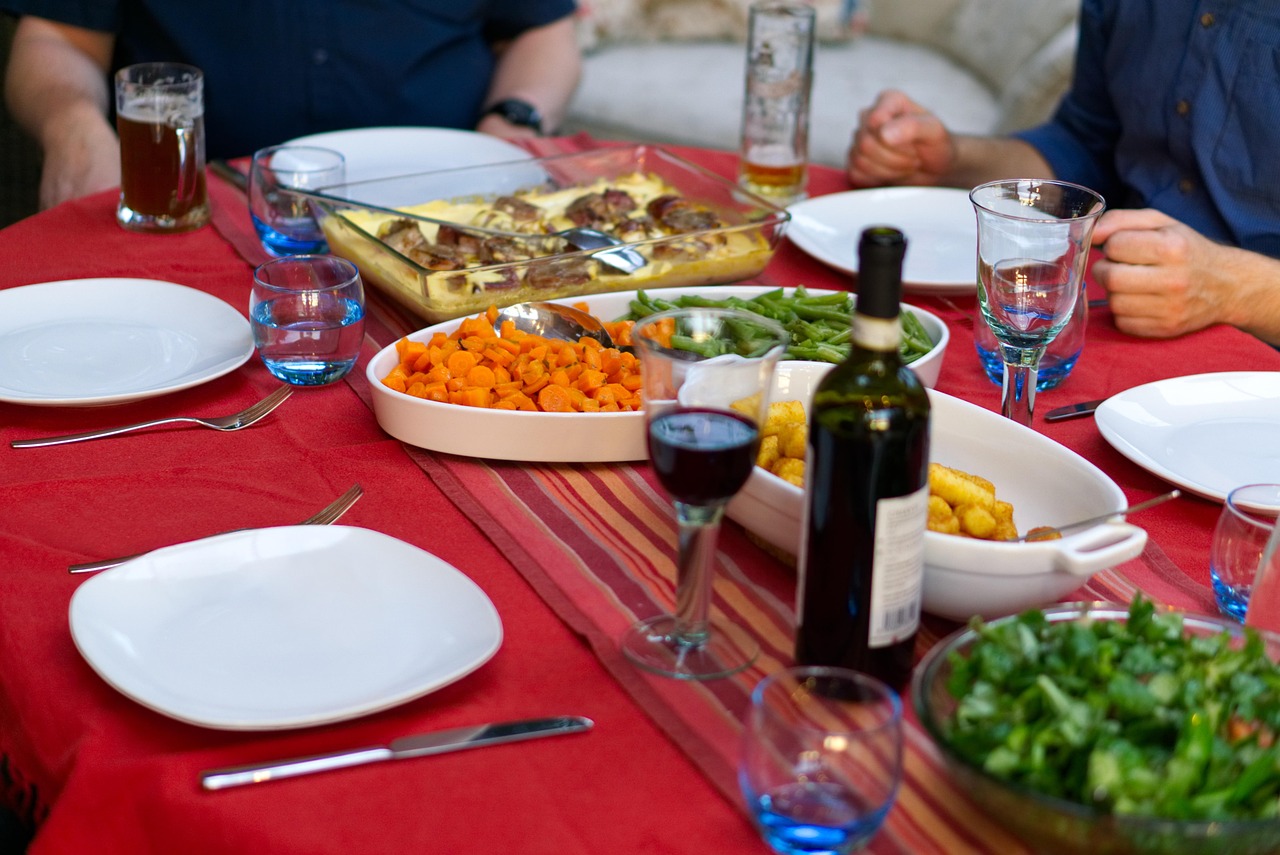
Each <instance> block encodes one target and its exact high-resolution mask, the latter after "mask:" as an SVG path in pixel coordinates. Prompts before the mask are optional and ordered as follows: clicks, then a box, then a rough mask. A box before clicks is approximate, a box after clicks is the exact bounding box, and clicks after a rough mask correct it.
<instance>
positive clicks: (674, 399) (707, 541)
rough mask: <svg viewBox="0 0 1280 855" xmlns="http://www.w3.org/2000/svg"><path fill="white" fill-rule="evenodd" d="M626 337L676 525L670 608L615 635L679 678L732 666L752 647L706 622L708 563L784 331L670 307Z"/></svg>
mask: <svg viewBox="0 0 1280 855" xmlns="http://www.w3.org/2000/svg"><path fill="white" fill-rule="evenodd" d="M631 335H632V341H633V342H634V343H635V345H636V347H637V349H638V351H639V355H640V371H641V375H642V377H643V380H644V415H645V431H646V434H647V437H648V448H649V462H650V464H651V465H652V466H653V469H654V472H655V473H656V474H657V476H658V481H659V482H660V483H661V484H662V486H663V488H664V489H666V491H667V492H668V493H669V494H670V495H671V498H672V501H673V504H674V505H675V512H676V520H677V522H678V524H679V555H678V558H677V563H676V604H675V612H674V614H670V615H660V616H658V617H654V618H650V619H648V620H645V621H641V622H640V623H637V624H636V625H635V626H633V627H631V628H630V629H629V630H628V631H627V633H626V635H625V636H624V637H623V639H622V650H623V652H624V653H625V654H626V655H627V657H628V658H629V659H630V660H631V661H632V662H634V663H635V664H637V665H639V666H640V667H642V668H645V669H646V670H649V671H652V672H654V673H657V674H662V675H665V676H668V677H676V678H678V679H683V680H710V679H715V678H717V677H725V676H728V675H730V674H734V673H737V672H738V671H741V670H742V669H744V668H746V667H747V666H749V665H750V664H751V663H752V662H753V661H755V658H756V656H757V655H758V653H759V646H758V645H756V643H755V642H754V641H753V640H752V639H750V638H747V637H746V635H745V633H737V635H738V636H741V637H735V638H729V637H727V636H726V635H725V634H724V633H723V632H722V631H718V630H715V629H713V628H712V626H711V622H710V610H711V597H712V576H713V562H714V559H715V551H716V539H717V536H718V534H719V531H720V520H721V518H722V517H723V516H724V509H725V505H726V504H728V502H729V500H730V499H732V498H733V496H734V494H735V493H737V492H738V490H740V489H741V488H742V485H743V484H745V483H746V481H747V477H748V476H749V475H750V474H751V470H752V467H754V466H755V461H756V452H757V450H758V448H759V445H760V425H761V424H762V423H763V421H764V417H765V414H766V412H767V409H768V396H769V390H770V387H771V386H772V382H773V368H774V365H775V364H776V363H777V361H778V359H779V357H780V356H781V354H782V351H783V349H784V348H785V347H786V345H787V343H788V341H789V340H790V336H789V335H788V333H787V332H786V331H785V330H784V329H783V328H782V327H780V326H779V325H777V324H776V323H774V322H773V321H770V320H768V319H766V318H763V317H761V316H760V315H756V314H752V313H750V312H744V311H739V310H735V309H709V308H707V309H702V308H694V309H675V310H672V311H667V312H659V313H657V314H654V315H650V316H649V317H647V318H644V319H643V320H641V321H639V322H638V323H637V324H636V326H635V328H634V329H633V330H632V334H631Z"/></svg>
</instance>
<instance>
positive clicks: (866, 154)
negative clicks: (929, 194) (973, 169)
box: [847, 89, 955, 187]
mask: <svg viewBox="0 0 1280 855" xmlns="http://www.w3.org/2000/svg"><path fill="white" fill-rule="evenodd" d="M954 161H955V140H954V139H953V138H952V136H951V133H950V131H948V130H947V129H946V127H945V126H944V125H943V124H942V122H941V121H940V120H939V119H938V117H937V116H935V115H933V114H932V113H930V112H929V111H928V110H926V109H925V108H923V107H921V106H920V105H919V104H917V103H915V102H914V101H912V100H911V99H910V98H908V97H907V96H906V95H904V94H903V93H901V92H898V91H896V90H892V89H890V90H888V91H885V92H882V93H881V94H880V96H879V97H878V98H877V99H876V101H875V103H874V104H872V105H871V106H870V107H868V108H867V109H865V110H863V111H862V112H861V113H859V114H858V127H857V129H856V130H855V131H854V134H853V143H852V144H851V145H850V146H849V154H848V160H847V173H848V176H849V180H850V181H851V182H853V183H854V184H855V185H858V186H863V187H874V186H880V185H885V184H914V185H931V184H938V183H940V179H941V177H942V176H943V175H944V174H945V173H946V172H947V171H948V170H949V169H950V168H951V167H952V165H953V163H954Z"/></svg>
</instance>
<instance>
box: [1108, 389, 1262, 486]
mask: <svg viewBox="0 0 1280 855" xmlns="http://www.w3.org/2000/svg"><path fill="white" fill-rule="evenodd" d="M1094 419H1095V421H1096V422H1097V425H1098V430H1099V431H1100V432H1101V433H1102V436H1103V437H1104V438H1105V439H1106V440H1107V442H1109V443H1111V445H1112V447H1114V448H1115V449H1116V451H1119V452H1120V453H1121V454H1123V455H1124V456H1125V457H1127V458H1129V459H1130V460H1132V461H1133V462H1134V463H1136V464H1138V465H1139V466H1141V467H1143V468H1144V469H1146V470H1148V471H1149V472H1151V473H1152V474H1154V475H1158V476H1159V477H1161V478H1163V479H1165V480H1166V481H1169V482H1170V483H1172V484H1175V485H1177V486H1179V487H1181V488H1182V489H1184V490H1188V491H1190V492H1192V493H1195V494H1196V495H1199V496H1203V497H1205V498H1207V499H1215V500H1217V501H1219V502H1222V501H1226V498H1227V494H1228V493H1230V492H1231V491H1232V490H1234V489H1235V488H1236V487H1239V486H1241V485H1244V484H1257V483H1262V482H1266V483H1272V482H1280V372H1276V371H1232V372H1226V373H1221V374H1195V375H1191V376H1189V377H1172V378H1170V379H1168V380H1160V381H1158V382H1155V383H1147V384H1146V385H1143V386H1135V387H1134V388H1132V389H1128V390H1126V391H1124V392H1121V393H1119V394H1118V395H1113V396H1111V397H1110V398H1108V399H1107V400H1106V401H1105V402H1103V404H1102V405H1101V406H1100V407H1098V410H1097V412H1096V413H1095V414H1094Z"/></svg>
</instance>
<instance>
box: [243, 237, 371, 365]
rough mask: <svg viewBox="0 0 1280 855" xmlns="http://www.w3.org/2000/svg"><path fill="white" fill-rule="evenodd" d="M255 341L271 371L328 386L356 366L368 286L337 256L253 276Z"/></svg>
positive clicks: (278, 263)
mask: <svg viewBox="0 0 1280 855" xmlns="http://www.w3.org/2000/svg"><path fill="white" fill-rule="evenodd" d="M249 323H250V326H251V327H252V329H253V342H254V344H255V345H257V348H258V355H259V356H261V357H262V361H263V363H264V364H266V366H267V370H268V371H270V372H271V373H272V374H274V375H275V376H276V377H279V378H280V379H281V380H283V381H285V382H286V383H292V384H293V385H295V386H323V385H325V384H326V383H332V382H334V381H335V380H338V379H340V378H341V377H343V376H344V375H345V374H346V373H347V372H348V371H350V370H351V368H352V366H354V365H355V364H356V357H357V356H359V354H360V343H361V342H362V341H363V340H364V285H363V283H362V282H361V280H360V272H359V271H358V270H357V269H356V266H355V265H354V264H352V263H351V262H350V261H347V260H346V259H344V258H337V257H336V256H332V255H291V256H285V257H283V258H277V259H274V260H272V261H268V262H267V263H266V264H263V265H261V266H259V267H258V268H257V269H256V270H254V271H253V290H252V292H251V293H250V296H249Z"/></svg>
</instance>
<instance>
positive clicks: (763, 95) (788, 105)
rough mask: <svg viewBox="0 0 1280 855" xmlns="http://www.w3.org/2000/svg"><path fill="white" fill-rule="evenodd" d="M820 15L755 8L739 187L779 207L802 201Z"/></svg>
mask: <svg viewBox="0 0 1280 855" xmlns="http://www.w3.org/2000/svg"><path fill="white" fill-rule="evenodd" d="M815 21H816V12H815V10H814V8H813V6H811V5H809V4H807V3H799V2H788V0H763V2H760V3H755V4H753V5H752V6H751V11H750V19H749V24H748V27H749V33H748V36H747V75H746V92H745V96H744V99H743V108H742V145H741V155H742V156H741V159H740V160H739V162H738V183H739V185H740V186H742V187H743V188H744V189H746V190H749V191H751V192H752V193H755V194H757V195H760V196H764V197H765V198H766V199H770V200H773V201H774V202H777V203H778V204H781V205H784V206H785V205H788V204H790V203H791V202H795V201H798V200H800V199H803V198H804V197H805V196H806V195H807V193H806V187H807V183H808V182H807V179H808V167H809V98H810V92H811V90H812V88H813V41H814V25H815Z"/></svg>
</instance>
